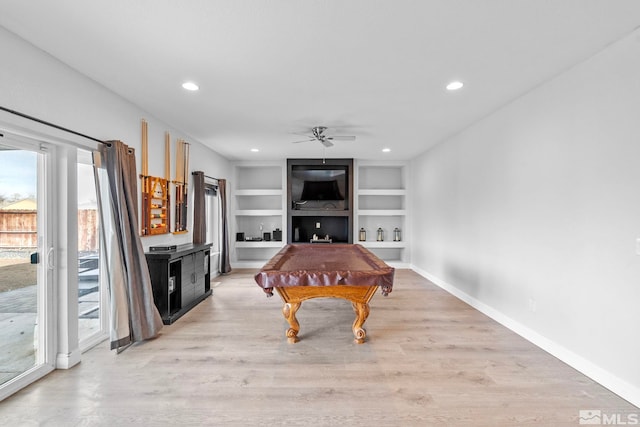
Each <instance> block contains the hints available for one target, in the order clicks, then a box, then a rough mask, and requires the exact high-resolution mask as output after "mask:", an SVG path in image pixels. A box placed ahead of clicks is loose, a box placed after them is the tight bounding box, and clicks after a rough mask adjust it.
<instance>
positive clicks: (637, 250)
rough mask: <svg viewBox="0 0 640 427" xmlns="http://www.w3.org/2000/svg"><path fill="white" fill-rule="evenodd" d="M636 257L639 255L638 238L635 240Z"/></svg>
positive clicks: (639, 242) (639, 241)
mask: <svg viewBox="0 0 640 427" xmlns="http://www.w3.org/2000/svg"><path fill="white" fill-rule="evenodd" d="M636 255H640V237H638V238H637V239H636Z"/></svg>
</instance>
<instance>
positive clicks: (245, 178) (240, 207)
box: [229, 162, 286, 268]
mask: <svg viewBox="0 0 640 427" xmlns="http://www.w3.org/2000/svg"><path fill="white" fill-rule="evenodd" d="M234 171H235V173H234V177H233V182H232V185H231V191H230V196H231V197H230V200H231V209H230V212H231V215H230V222H229V223H230V232H231V234H230V237H231V240H232V241H231V242H230V243H231V245H230V246H231V264H232V267H236V268H257V267H262V266H263V265H264V263H265V262H266V261H268V260H269V259H270V258H271V257H272V256H273V255H275V254H276V252H278V250H279V249H280V248H282V246H284V243H285V242H284V241H283V240H284V239H283V238H282V237H281V238H280V241H275V240H274V238H275V237H274V233H273V232H274V230H276V229H279V230H280V231H281V236H286V232H285V230H284V227H285V225H286V220H285V219H284V218H285V214H286V209H285V182H286V174H285V164H284V162H274V163H264V162H261V163H252V162H242V163H237V164H235V165H234ZM265 233H268V234H267V236H266V237H267V238H268V239H269V240H266V239H265ZM258 239H261V240H258Z"/></svg>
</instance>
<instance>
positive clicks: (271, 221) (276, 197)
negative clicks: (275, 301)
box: [229, 159, 410, 268]
mask: <svg viewBox="0 0 640 427" xmlns="http://www.w3.org/2000/svg"><path fill="white" fill-rule="evenodd" d="M327 160H329V159H327ZM320 162H321V161H320ZM295 163H296V162H294V164H295ZM298 164H299V162H298ZM290 166H291V165H287V161H286V160H284V161H282V162H273V163H253V162H241V163H237V164H235V165H234V171H235V173H234V177H233V182H232V183H230V184H231V185H230V198H229V200H230V216H229V218H230V219H229V225H230V227H229V228H230V237H231V242H230V243H231V245H230V246H231V264H232V267H234V268H260V267H262V266H263V265H264V264H265V263H266V262H267V261H268V260H269V259H270V258H271V257H273V255H275V254H276V253H277V252H278V251H279V250H280V249H281V248H282V247H283V246H284V245H285V244H286V242H287V241H292V242H296V239H295V237H296V233H295V227H296V226H297V227H299V228H300V230H299V231H300V234H302V233H301V231H302V228H303V227H305V226H308V225H307V223H308V222H310V223H311V224H313V227H315V225H316V224H317V223H320V229H319V230H320V233H319V234H320V235H322V236H324V235H325V234H329V235H330V237H331V236H334V235H337V234H339V233H336V232H334V230H335V227H339V228H341V229H342V228H344V227H347V229H348V230H349V233H348V238H347V239H346V240H344V241H345V242H348V241H351V242H353V243H360V244H362V245H363V246H365V247H366V248H368V249H370V250H371V251H372V252H373V253H375V254H376V255H377V256H378V257H380V258H381V259H383V260H384V261H386V262H387V263H388V264H389V265H392V266H394V267H398V268H402V267H408V265H409V259H410V258H409V257H410V254H409V249H410V245H409V238H410V230H409V221H408V214H407V212H408V211H409V209H408V205H407V204H408V190H409V187H408V183H409V178H408V172H409V171H408V164H407V163H405V162H373V161H363V160H354V161H353V168H352V169H351V168H350V170H351V171H352V172H350V173H351V175H352V177H353V183H352V184H349V185H352V188H350V189H348V190H347V191H346V192H345V193H346V195H347V196H348V195H349V194H352V195H353V196H352V197H351V196H348V197H347V200H346V202H345V203H347V204H346V205H345V206H346V207H347V209H343V210H335V209H328V210H323V209H320V210H314V209H309V208H308V207H307V206H299V207H297V208H296V209H294V205H293V202H294V201H297V200H296V198H295V197H292V195H291V191H292V190H291V188H289V186H290V182H289V180H288V177H287V174H288V168H289V167H290ZM341 217H342V218H344V219H339V218H341ZM342 221H346V223H347V225H346V226H345V225H343V224H342ZM351 223H352V225H351ZM294 225H295V226H294ZM261 227H262V229H261ZM362 227H364V228H365V230H366V234H367V239H366V241H364V242H361V241H359V230H360V228H362ZM396 227H397V228H398V229H399V230H400V238H401V240H400V241H393V238H394V233H393V231H394V229H395V228H396ZM276 228H278V229H280V231H281V232H282V238H281V241H274V240H273V238H274V237H273V230H274V229H276ZM378 228H382V229H383V232H384V241H381V242H380V241H376V234H377V233H376V231H377V229H378ZM314 231H315V230H314ZM314 231H311V232H307V234H310V233H313V232H314ZM238 233H244V234H243V235H241V236H238ZM264 233H271V236H270V237H271V240H264ZM306 237H308V236H306ZM260 238H262V239H263V240H247V239H260ZM301 241H302V236H301V237H300V239H299V240H298V242H301ZM306 241H307V242H308V239H307V240H306Z"/></svg>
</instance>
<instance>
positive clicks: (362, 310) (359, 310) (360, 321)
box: [351, 302, 369, 344]
mask: <svg viewBox="0 0 640 427" xmlns="http://www.w3.org/2000/svg"><path fill="white" fill-rule="evenodd" d="M351 305H352V306H353V311H355V312H356V320H355V321H354V322H353V328H352V329H353V336H354V337H355V338H356V339H355V341H356V344H362V343H364V339H365V338H366V336H367V331H366V330H365V329H364V328H363V327H362V326H363V325H364V322H365V321H366V320H367V317H369V304H367V303H366V302H352V303H351Z"/></svg>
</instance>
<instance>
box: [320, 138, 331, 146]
mask: <svg viewBox="0 0 640 427" xmlns="http://www.w3.org/2000/svg"><path fill="white" fill-rule="evenodd" d="M318 141H320V142H321V143H322V145H324V146H325V147H333V144H332V143H331V141H328V140H327V139H326V138H325V139H319V140H318Z"/></svg>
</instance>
